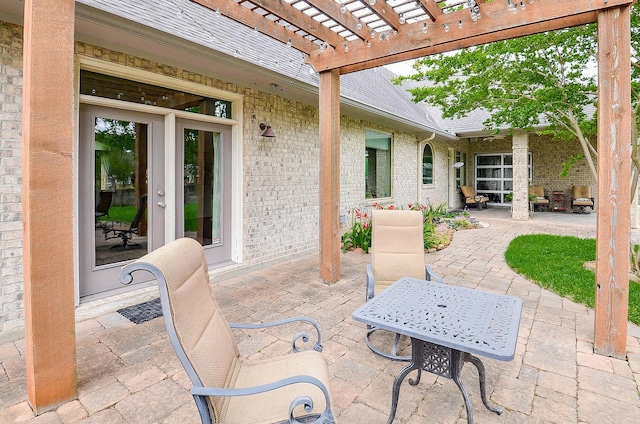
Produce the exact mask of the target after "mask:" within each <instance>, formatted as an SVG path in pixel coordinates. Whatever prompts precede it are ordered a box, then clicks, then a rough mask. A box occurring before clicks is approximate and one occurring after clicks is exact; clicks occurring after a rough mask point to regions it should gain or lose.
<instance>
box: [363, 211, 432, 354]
mask: <svg viewBox="0 0 640 424" xmlns="http://www.w3.org/2000/svg"><path fill="white" fill-rule="evenodd" d="M371 225H372V228H371V263H370V264H367V287H366V290H367V292H366V301H367V302H368V301H370V300H371V299H373V297H374V296H376V295H378V294H380V293H381V292H382V291H383V290H385V289H386V288H387V287H389V286H390V285H391V284H393V283H395V282H396V281H397V280H398V279H399V278H402V277H414V278H419V279H427V280H432V279H433V280H435V281H438V282H442V279H441V278H440V277H439V276H438V275H437V274H435V273H434V272H433V270H432V269H431V267H430V266H429V265H427V264H426V263H425V259H424V221H423V216H422V212H421V211H413V210H374V211H373V213H372V218H371ZM377 330H378V328H375V327H369V328H368V329H367V334H366V337H365V342H366V343H367V346H369V348H370V349H371V350H372V351H373V352H375V353H377V354H378V355H381V356H383V357H385V358H388V359H393V360H397V361H408V360H409V359H411V358H410V357H409V356H398V346H399V344H400V334H395V339H394V342H393V345H392V346H391V348H390V351H389V352H386V351H384V350H382V349H381V348H379V347H377V346H374V345H373V343H372V341H371V339H370V336H371V335H372V334H373V333H374V332H375V331H377Z"/></svg>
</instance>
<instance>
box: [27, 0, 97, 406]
mask: <svg viewBox="0 0 640 424" xmlns="http://www.w3.org/2000/svg"><path fill="white" fill-rule="evenodd" d="M74 20H75V1H74V0H37V1H36V0H26V1H25V9H24V61H23V72H24V74H23V76H24V86H23V89H24V93H23V110H22V137H23V140H22V149H23V150H22V214H23V222H24V224H23V225H24V227H23V247H24V256H23V261H24V310H25V343H26V374H27V391H28V397H29V403H30V404H31V407H32V408H33V409H34V411H35V412H36V414H40V413H42V412H45V411H46V410H48V409H51V408H53V407H55V406H57V405H58V404H60V403H63V402H65V401H68V400H70V399H73V398H75V397H76V396H77V381H76V380H77V372H76V339H75V304H74V303H75V301H74V284H73V281H74V274H73V173H72V153H73V151H72V148H73V129H74V119H73V116H74V100H73V99H74V97H73V76H74V62H73V43H74ZM85 212H86V213H92V212H91V211H85Z"/></svg>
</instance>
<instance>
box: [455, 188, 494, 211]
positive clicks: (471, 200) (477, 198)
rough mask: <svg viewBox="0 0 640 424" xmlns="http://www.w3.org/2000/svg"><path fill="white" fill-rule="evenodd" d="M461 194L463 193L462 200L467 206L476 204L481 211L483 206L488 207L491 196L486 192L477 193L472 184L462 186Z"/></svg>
mask: <svg viewBox="0 0 640 424" xmlns="http://www.w3.org/2000/svg"><path fill="white" fill-rule="evenodd" d="M460 194H461V195H462V200H463V201H464V204H465V206H467V207H469V206H474V207H476V208H478V210H479V211H481V210H482V208H483V207H485V208H486V207H487V202H488V201H489V198H488V197H487V196H485V195H484V194H478V193H476V189H475V188H473V187H472V186H462V187H460Z"/></svg>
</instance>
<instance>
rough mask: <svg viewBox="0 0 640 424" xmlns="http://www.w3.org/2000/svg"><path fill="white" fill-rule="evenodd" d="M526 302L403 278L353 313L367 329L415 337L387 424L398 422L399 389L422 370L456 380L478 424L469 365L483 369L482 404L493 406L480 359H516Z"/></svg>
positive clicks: (417, 380)
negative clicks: (468, 384)
mask: <svg viewBox="0 0 640 424" xmlns="http://www.w3.org/2000/svg"><path fill="white" fill-rule="evenodd" d="M521 312H522V300H521V299H519V298H517V297H513V296H505V295H499V294H494V293H489V292H485V291H481V290H474V289H469V288H466V287H458V286H452V285H449V284H437V283H434V282H432V281H422V280H419V279H415V278H402V279H400V280H399V281H398V282H396V283H394V284H393V285H391V286H390V287H389V288H387V289H386V290H385V291H384V292H382V293H381V294H380V295H378V296H376V297H375V298H373V299H371V300H370V301H369V302H367V303H365V304H364V305H363V306H361V307H360V308H358V309H356V311H355V312H353V315H352V317H353V319H354V320H356V321H360V322H363V323H365V324H367V325H368V326H372V327H375V328H381V329H385V330H389V331H394V332H397V333H400V334H404V335H406V336H409V337H411V351H412V353H411V362H410V363H409V364H408V365H407V366H405V367H404V368H402V370H400V372H399V373H398V375H397V376H396V378H395V381H394V383H393V390H392V396H391V411H390V412H389V418H388V421H387V424H391V423H392V422H393V420H394V418H395V414H396V408H397V406H398V397H399V395H400V385H401V384H402V381H403V380H404V378H405V377H406V376H407V375H408V374H409V373H410V372H411V371H413V370H417V371H418V375H417V377H416V378H415V379H410V380H409V384H411V385H413V386H415V385H417V384H419V383H420V377H421V376H422V371H423V370H424V371H428V372H431V373H433V374H436V375H439V376H441V377H446V378H450V379H452V380H453V381H454V382H455V383H456V385H457V386H458V388H459V389H460V392H461V393H462V397H463V398H464V404H465V408H466V410H467V423H468V424H472V423H473V409H472V406H471V400H470V399H469V394H468V393H467V390H466V388H465V387H464V384H463V382H462V379H461V377H460V373H461V371H462V367H463V365H464V363H465V362H471V363H472V364H473V365H474V366H475V367H476V368H477V369H478V379H479V381H480V396H481V398H482V403H483V404H484V406H485V407H486V408H487V409H489V410H490V411H493V412H495V413H496V414H498V415H500V414H501V413H502V408H501V407H494V406H491V405H489V404H488V402H487V395H486V392H485V370H484V365H483V364H482V362H481V361H480V359H478V358H477V357H476V356H474V354H475V355H482V356H486V357H488V358H493V359H498V360H501V361H510V360H512V359H513V357H514V355H515V350H516V342H517V340H518V330H519V326H520V315H521Z"/></svg>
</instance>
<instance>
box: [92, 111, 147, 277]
mask: <svg viewBox="0 0 640 424" xmlns="http://www.w3.org/2000/svg"><path fill="white" fill-rule="evenodd" d="M148 129H149V126H148V125H147V124H145V123H138V122H134V121H121V120H117V119H109V118H103V117H99V116H95V117H94V149H95V164H94V171H95V178H94V183H95V184H94V196H95V197H96V198H98V199H99V202H98V203H97V205H96V210H95V215H96V223H95V241H94V255H93V256H94V264H93V266H94V267H100V266H104V265H109V264H116V263H120V262H124V261H130V260H133V259H138V258H140V257H141V256H143V255H144V254H145V253H147V251H148V246H147V224H148V217H147V202H146V198H147V182H146V178H145V176H146V175H147V156H146V152H147V134H148Z"/></svg>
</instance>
